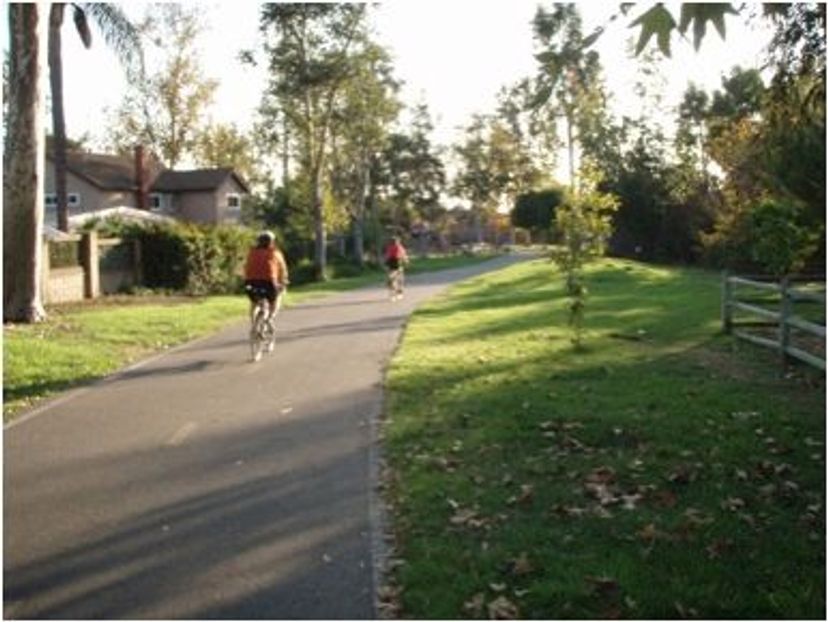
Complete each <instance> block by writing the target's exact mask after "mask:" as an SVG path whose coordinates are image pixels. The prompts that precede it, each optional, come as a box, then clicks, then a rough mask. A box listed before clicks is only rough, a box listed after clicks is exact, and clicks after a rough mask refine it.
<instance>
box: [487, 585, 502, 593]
mask: <svg viewBox="0 0 828 622" xmlns="http://www.w3.org/2000/svg"><path fill="white" fill-rule="evenodd" d="M489 589H490V590H492V592H495V593H500V592H505V591H506V584H505V583H489Z"/></svg>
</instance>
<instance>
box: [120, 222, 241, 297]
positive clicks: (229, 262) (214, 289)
mask: <svg viewBox="0 0 828 622" xmlns="http://www.w3.org/2000/svg"><path fill="white" fill-rule="evenodd" d="M121 235H122V236H124V237H130V238H137V239H139V240H140V242H141V258H142V266H143V270H144V285H145V286H146V287H150V288H153V289H173V290H179V291H184V292H186V293H188V294H193V295H204V294H227V293H235V292H238V291H240V289H241V285H242V276H243V275H242V273H243V266H244V261H245V257H246V255H247V250H248V249H249V248H250V247H251V246H252V245H253V243H254V238H255V233H254V232H253V231H251V230H249V229H247V228H245V227H240V226H236V225H194V224H183V223H174V224H152V225H144V226H139V227H131V228H129V229H128V230H124V231H122V233H121Z"/></svg>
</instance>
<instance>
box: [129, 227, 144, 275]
mask: <svg viewBox="0 0 828 622" xmlns="http://www.w3.org/2000/svg"><path fill="white" fill-rule="evenodd" d="M132 262H133V265H132V272H133V275H134V278H135V285H136V287H143V286H144V258H143V256H142V255H141V240H139V239H135V240H133V241H132Z"/></svg>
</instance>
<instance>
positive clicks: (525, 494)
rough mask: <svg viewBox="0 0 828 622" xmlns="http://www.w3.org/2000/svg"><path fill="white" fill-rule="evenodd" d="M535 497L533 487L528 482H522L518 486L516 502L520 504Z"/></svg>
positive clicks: (526, 502)
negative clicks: (522, 483) (518, 493)
mask: <svg viewBox="0 0 828 622" xmlns="http://www.w3.org/2000/svg"><path fill="white" fill-rule="evenodd" d="M534 498H535V488H534V486H531V485H529V484H524V485H522V486H521V487H520V495H518V497H517V502H518V503H520V504H528V503H532V501H533V499H534Z"/></svg>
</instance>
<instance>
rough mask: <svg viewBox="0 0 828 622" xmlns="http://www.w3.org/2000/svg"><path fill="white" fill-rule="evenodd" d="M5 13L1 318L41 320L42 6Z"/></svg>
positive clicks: (16, 7)
mask: <svg viewBox="0 0 828 622" xmlns="http://www.w3.org/2000/svg"><path fill="white" fill-rule="evenodd" d="M8 12H9V13H8V14H9V48H10V50H9V76H8V77H9V87H10V89H9V91H8V94H9V97H8V126H7V128H8V129H7V132H6V136H5V154H4V157H3V319H4V320H9V321H17V322H37V321H40V320H43V319H45V317H46V312H45V311H44V309H43V304H42V301H41V291H40V290H41V287H40V280H41V279H40V276H41V253H42V248H43V242H42V235H43V167H44V155H45V144H44V143H45V135H46V134H45V127H44V122H43V117H44V114H45V110H46V62H47V61H46V56H47V54H46V47H47V38H48V17H47V15H46V3H44V2H38V3H30V4H23V3H14V4H10V5H9V6H8Z"/></svg>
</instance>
